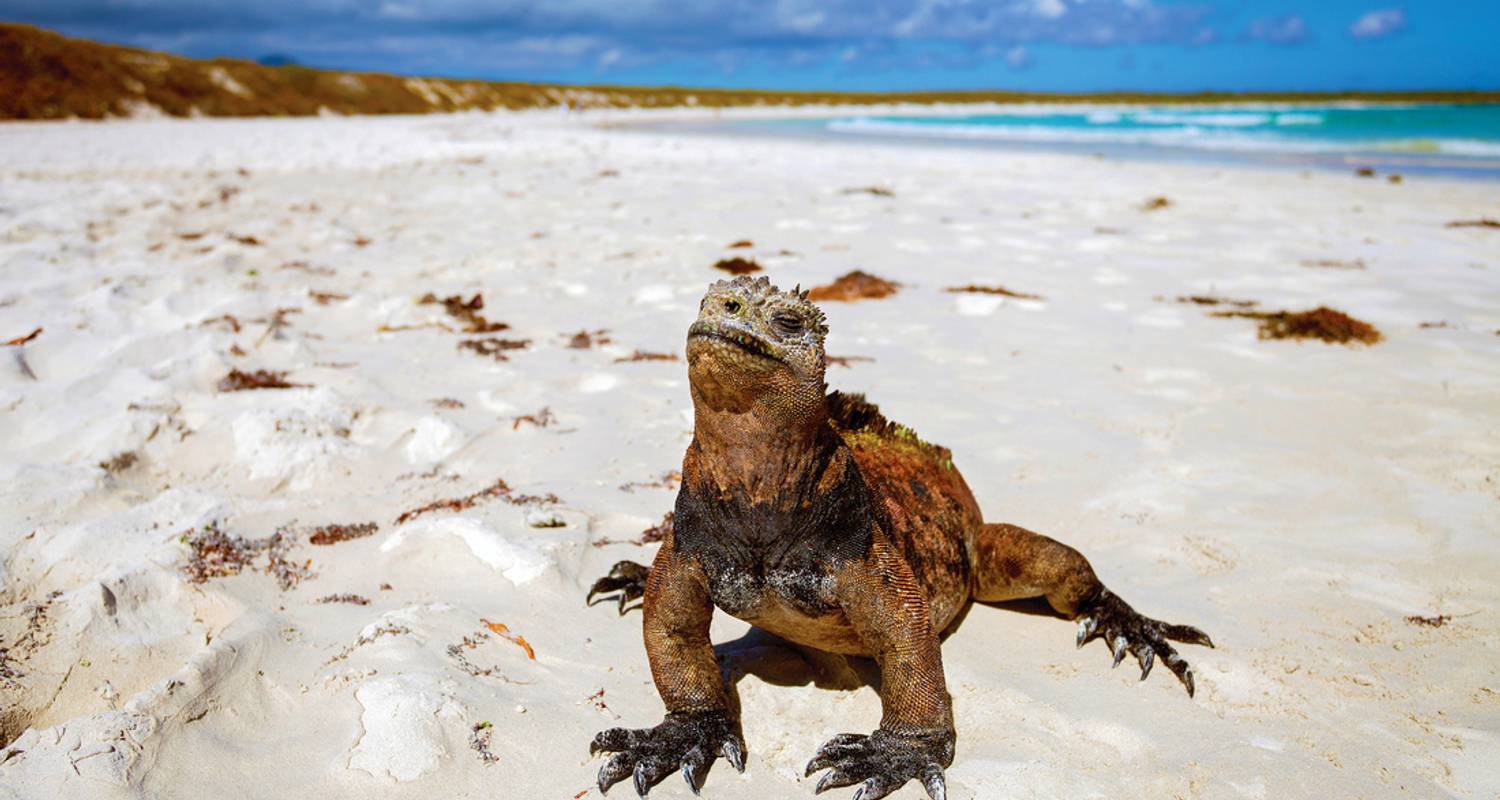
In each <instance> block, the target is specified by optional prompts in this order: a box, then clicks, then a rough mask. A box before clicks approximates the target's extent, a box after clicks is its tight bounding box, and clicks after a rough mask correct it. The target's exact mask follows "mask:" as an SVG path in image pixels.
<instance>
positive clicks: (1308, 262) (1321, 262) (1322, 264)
mask: <svg viewBox="0 0 1500 800" xmlns="http://www.w3.org/2000/svg"><path fill="white" fill-rule="evenodd" d="M1302 266H1304V267H1319V268H1322V269H1364V268H1365V260H1364V259H1362V258H1354V259H1349V260H1347V261H1344V260H1340V259H1337V258H1309V259H1304V260H1303V261H1302Z"/></svg>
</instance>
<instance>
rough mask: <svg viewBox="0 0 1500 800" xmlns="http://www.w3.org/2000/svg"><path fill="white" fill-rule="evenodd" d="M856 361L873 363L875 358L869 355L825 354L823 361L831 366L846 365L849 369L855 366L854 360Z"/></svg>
mask: <svg viewBox="0 0 1500 800" xmlns="http://www.w3.org/2000/svg"><path fill="white" fill-rule="evenodd" d="M856 361H859V362H862V363H863V362H870V363H873V362H874V361H875V359H873V358H870V357H868V356H830V355H827V354H824V356H823V363H824V364H826V365H827V366H830V367H844V368H845V369H849V368H852V367H853V366H854V362H856Z"/></svg>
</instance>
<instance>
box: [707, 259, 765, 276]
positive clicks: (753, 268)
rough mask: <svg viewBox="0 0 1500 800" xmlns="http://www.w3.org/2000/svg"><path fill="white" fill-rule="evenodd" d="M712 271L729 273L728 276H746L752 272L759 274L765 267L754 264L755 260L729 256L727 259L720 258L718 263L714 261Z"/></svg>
mask: <svg viewBox="0 0 1500 800" xmlns="http://www.w3.org/2000/svg"><path fill="white" fill-rule="evenodd" d="M714 269H717V270H722V271H724V272H727V273H729V274H730V275H748V274H750V273H752V272H760V271H762V270H764V269H765V267H762V266H761V265H759V264H757V263H755V259H753V258H741V257H740V256H731V257H729V258H721V259H719V260H718V261H715V262H714Z"/></svg>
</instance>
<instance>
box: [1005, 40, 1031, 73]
mask: <svg viewBox="0 0 1500 800" xmlns="http://www.w3.org/2000/svg"><path fill="white" fill-rule="evenodd" d="M1005 63H1006V64H1007V65H1009V66H1010V68H1011V69H1026V68H1027V67H1029V66H1031V65H1032V63H1033V60H1032V58H1031V52H1030V51H1028V50H1027V49H1026V48H1025V47H1023V46H1021V45H1016V46H1015V47H1012V48H1011V49H1009V50H1007V51H1005Z"/></svg>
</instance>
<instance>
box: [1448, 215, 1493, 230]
mask: <svg viewBox="0 0 1500 800" xmlns="http://www.w3.org/2000/svg"><path fill="white" fill-rule="evenodd" d="M1444 227H1447V228H1491V229H1500V221H1496V220H1493V219H1490V218H1488V217H1485V218H1483V219H1457V220H1454V221H1452V222H1450V223H1448V224H1447V225H1445V226H1444Z"/></svg>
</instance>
